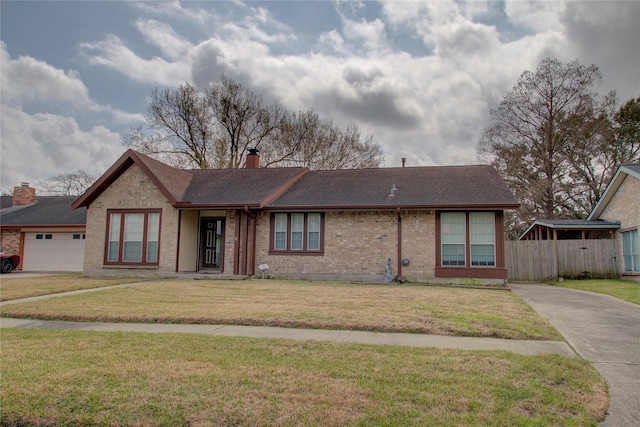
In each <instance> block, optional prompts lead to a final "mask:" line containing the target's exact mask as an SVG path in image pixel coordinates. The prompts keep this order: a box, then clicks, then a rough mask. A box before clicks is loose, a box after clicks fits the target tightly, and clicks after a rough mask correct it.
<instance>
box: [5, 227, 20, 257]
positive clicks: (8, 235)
mask: <svg viewBox="0 0 640 427" xmlns="http://www.w3.org/2000/svg"><path fill="white" fill-rule="evenodd" d="M1 249H2V252H4V253H7V254H11V255H18V254H20V229H18V228H11V229H5V230H2V248H1Z"/></svg>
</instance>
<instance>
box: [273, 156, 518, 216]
mask: <svg viewBox="0 0 640 427" xmlns="http://www.w3.org/2000/svg"><path fill="white" fill-rule="evenodd" d="M394 185H395V188H396V190H395V191H393V193H394V196H391V195H390V194H391V193H392V191H391V189H392V187H393V186H394ZM517 204H518V202H517V201H516V199H515V198H514V197H513V195H512V194H511V192H510V191H509V190H508V189H507V187H506V184H505V183H504V181H503V180H502V178H501V177H500V176H499V175H498V172H497V171H496V170H495V169H494V168H493V167H491V166H430V167H408V168H380V169H353V170H335V171H314V172H309V173H308V174H307V175H305V176H304V177H303V178H302V179H301V180H300V181H299V182H298V183H296V185H294V186H293V187H292V188H291V190H289V191H287V192H286V193H285V194H284V195H282V196H281V197H279V198H278V199H276V200H275V201H274V202H273V203H272V204H271V206H272V207H274V208H311V207H325V208H364V207H380V208H382V207H407V208H410V207H421V208H447V207H448V208H466V207H469V206H470V205H476V206H478V207H480V206H483V207H490V206H496V207H498V206H500V207H504V206H514V207H515V206H517Z"/></svg>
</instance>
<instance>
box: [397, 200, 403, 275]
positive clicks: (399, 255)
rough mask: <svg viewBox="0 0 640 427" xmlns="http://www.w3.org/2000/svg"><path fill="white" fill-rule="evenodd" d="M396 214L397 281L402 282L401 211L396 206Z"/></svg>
mask: <svg viewBox="0 0 640 427" xmlns="http://www.w3.org/2000/svg"><path fill="white" fill-rule="evenodd" d="M396 212H397V214H398V283H402V212H401V211H400V208H399V207H398V208H396Z"/></svg>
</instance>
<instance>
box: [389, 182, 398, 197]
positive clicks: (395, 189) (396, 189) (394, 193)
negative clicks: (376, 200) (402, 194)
mask: <svg viewBox="0 0 640 427" xmlns="http://www.w3.org/2000/svg"><path fill="white" fill-rule="evenodd" d="M396 191H398V187H396V185H395V184H393V185H392V186H391V194H389V197H395V195H396Z"/></svg>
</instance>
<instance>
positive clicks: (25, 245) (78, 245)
mask: <svg viewBox="0 0 640 427" xmlns="http://www.w3.org/2000/svg"><path fill="white" fill-rule="evenodd" d="M25 195H26V196H28V197H26V196H25ZM7 197H8V198H9V199H12V200H5V196H3V197H2V207H1V208H0V231H1V232H2V235H1V237H2V240H1V242H2V248H0V249H2V251H3V252H6V253H9V254H16V255H20V260H21V262H20V264H19V265H18V270H23V271H65V272H81V271H82V269H83V264H84V244H85V231H86V221H87V210H86V209H76V210H72V209H71V203H73V201H74V200H75V199H76V197H75V196H38V197H36V196H35V189H33V188H31V187H28V186H21V187H16V188H15V189H14V196H13V198H11V196H7Z"/></svg>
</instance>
